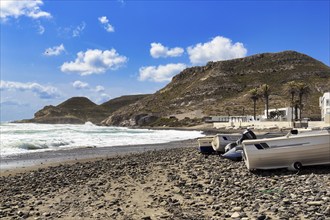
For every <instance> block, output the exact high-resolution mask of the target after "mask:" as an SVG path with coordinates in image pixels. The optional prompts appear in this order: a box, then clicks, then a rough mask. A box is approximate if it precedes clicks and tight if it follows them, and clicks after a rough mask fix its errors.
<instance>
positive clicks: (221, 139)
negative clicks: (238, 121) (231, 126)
mask: <svg viewBox="0 0 330 220" xmlns="http://www.w3.org/2000/svg"><path fill="white" fill-rule="evenodd" d="M256 138H257V136H256V135H255V134H254V133H253V131H251V130H250V129H246V130H245V131H244V132H243V133H242V134H217V135H215V136H214V138H213V141H212V147H213V150H215V151H218V152H220V153H224V152H226V150H225V147H226V146H227V145H228V144H232V143H236V142H237V144H240V143H241V142H242V141H243V140H246V139H256Z"/></svg>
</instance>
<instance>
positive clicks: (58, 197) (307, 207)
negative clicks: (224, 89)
mask: <svg viewBox="0 0 330 220" xmlns="http://www.w3.org/2000/svg"><path fill="white" fill-rule="evenodd" d="M126 147H127V151H125V152H123V153H118V151H116V150H111V149H110V148H85V149H79V150H70V151H65V152H64V151H63V152H58V153H51V154H48V153H45V154H40V155H39V156H35V157H34V156H33V157H31V155H30V156H28V157H29V158H25V157H22V158H16V159H17V161H21V162H22V161H25V160H27V161H29V159H32V161H35V162H33V163H34V166H28V168H27V170H22V168H14V167H12V166H11V168H10V169H7V170H6V171H4V170H3V171H2V172H4V173H6V174H5V175H3V176H1V177H0V183H1V184H0V194H1V197H0V218H2V219H324V220H326V219H329V218H330V166H315V167H305V168H304V169H303V170H302V171H300V172H299V173H297V172H292V171H287V170H271V171H257V172H253V173H252V172H250V171H248V170H247V168H246V166H245V164H244V162H232V161H229V160H225V159H222V158H220V157H219V156H218V155H211V156H209V157H205V156H203V155H201V154H199V152H198V151H197V142H196V140H188V141H182V142H172V143H168V144H161V145H146V146H139V147H136V146H126ZM132 148H133V149H134V150H132ZM162 148H163V149H162ZM155 149H157V150H155ZM132 152H134V153H132ZM45 155H48V156H46V158H44V157H45ZM12 159H13V158H12ZM7 162H8V164H10V163H14V162H15V160H12V161H10V160H8V161H7ZM41 162H42V163H43V164H41ZM19 163H20V162H19ZM35 165H37V166H35ZM9 167H10V165H9ZM17 170H18V171H20V172H22V173H19V172H17Z"/></svg>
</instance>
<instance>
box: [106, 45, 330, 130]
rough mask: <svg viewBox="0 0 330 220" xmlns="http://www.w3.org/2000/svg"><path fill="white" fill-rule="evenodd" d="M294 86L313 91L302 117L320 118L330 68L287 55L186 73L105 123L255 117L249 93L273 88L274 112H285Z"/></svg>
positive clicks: (247, 59) (259, 110)
mask: <svg viewBox="0 0 330 220" xmlns="http://www.w3.org/2000/svg"><path fill="white" fill-rule="evenodd" d="M290 81H297V82H304V83H306V84H307V85H308V86H309V87H310V89H311V93H310V95H309V96H308V97H307V99H306V100H304V110H303V114H304V115H305V116H309V117H319V115H320V109H319V106H318V105H319V103H318V100H319V96H321V95H322V93H323V92H325V91H328V90H329V89H330V68H329V67H328V66H327V65H325V64H323V63H321V62H320V61H317V60H315V59H313V58H312V57H309V56H307V55H305V54H302V53H298V52H295V51H284V52H279V53H263V54H257V55H253V56H249V57H245V58H240V59H233V60H227V61H218V62H209V63H208V64H207V65H206V66H198V67H191V68H187V69H185V70H183V71H182V72H181V73H179V74H178V75H176V76H175V77H173V79H172V81H171V82H170V83H169V84H168V85H167V86H165V87H164V88H163V89H161V90H159V91H157V92H156V93H155V94H153V95H150V96H147V97H145V98H143V99H141V100H139V101H137V102H135V103H133V104H131V105H128V106H125V107H123V108H120V109H118V110H117V111H115V112H113V114H112V115H111V116H110V117H108V118H107V119H106V120H104V121H103V122H102V124H104V125H131V126H132V125H152V124H157V121H158V122H159V123H158V125H161V123H165V122H166V121H167V119H168V118H170V117H171V116H172V118H173V117H176V118H178V119H183V118H185V117H186V119H185V120H189V119H188V118H191V119H192V118H196V120H197V121H195V122H193V123H198V122H199V121H200V119H201V118H202V117H204V116H209V115H243V114H245V115H246V114H250V115H252V114H253V104H252V101H251V100H250V99H249V98H248V95H247V93H248V91H249V90H251V89H252V88H255V87H258V86H260V85H262V84H268V85H269V86H270V88H271V95H270V102H269V106H270V108H280V107H286V106H289V105H290V95H289V94H286V93H285V92H284V90H285V83H287V82H290ZM264 105H265V103H264V102H262V101H258V103H257V114H262V113H263V110H264ZM187 117H188V118H187ZM166 118H167V119H166Z"/></svg>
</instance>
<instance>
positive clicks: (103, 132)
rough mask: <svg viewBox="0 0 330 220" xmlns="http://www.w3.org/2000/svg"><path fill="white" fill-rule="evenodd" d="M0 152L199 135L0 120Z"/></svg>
mask: <svg viewBox="0 0 330 220" xmlns="http://www.w3.org/2000/svg"><path fill="white" fill-rule="evenodd" d="M0 128H1V139H0V141H1V149H0V153H1V156H6V155H11V154H21V153H28V152H29V153H31V152H34V151H35V152H39V151H46V150H47V151H48V150H58V149H70V148H79V147H84V146H95V147H110V146H122V145H139V144H159V143H166V142H170V141H180V140H186V139H192V138H197V137H201V136H203V135H202V134H201V132H199V131H177V130H149V129H129V128H123V127H101V126H95V125H93V124H91V123H86V124H84V125H50V124H4V125H3V124H1V125H0Z"/></svg>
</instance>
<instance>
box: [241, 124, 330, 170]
mask: <svg viewBox="0 0 330 220" xmlns="http://www.w3.org/2000/svg"><path fill="white" fill-rule="evenodd" d="M242 145H243V158H244V160H245V164H246V166H247V168H248V169H249V170H254V169H277V168H288V169H290V170H299V169H301V167H302V166H311V165H322V164H330V131H329V130H320V131H310V132H302V133H299V134H298V133H297V132H290V133H289V134H288V135H286V136H282V137H275V138H264V139H256V140H244V141H243V143H242Z"/></svg>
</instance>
